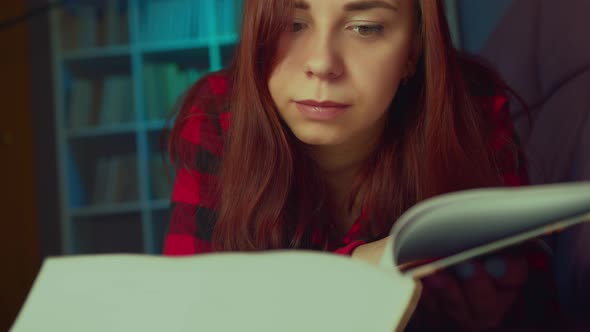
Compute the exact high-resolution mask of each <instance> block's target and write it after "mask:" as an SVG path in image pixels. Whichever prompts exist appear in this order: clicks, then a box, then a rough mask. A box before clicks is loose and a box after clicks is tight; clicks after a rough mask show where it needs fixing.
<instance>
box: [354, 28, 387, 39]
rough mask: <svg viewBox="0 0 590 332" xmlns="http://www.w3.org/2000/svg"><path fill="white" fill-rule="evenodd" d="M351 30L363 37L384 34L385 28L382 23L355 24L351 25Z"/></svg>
mask: <svg viewBox="0 0 590 332" xmlns="http://www.w3.org/2000/svg"><path fill="white" fill-rule="evenodd" d="M351 30H352V31H354V32H356V33H358V34H359V35H360V36H362V37H373V36H376V35H381V34H383V30H384V28H383V26H382V25H355V26H352V27H351Z"/></svg>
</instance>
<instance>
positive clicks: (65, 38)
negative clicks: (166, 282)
mask: <svg viewBox="0 0 590 332" xmlns="http://www.w3.org/2000/svg"><path fill="white" fill-rule="evenodd" d="M66 3H67V6H65V7H62V8H60V9H58V10H54V11H53V12H52V13H51V36H52V38H51V39H52V50H53V59H54V63H53V72H54V91H55V94H56V96H55V109H56V112H55V122H56V131H57V132H56V139H57V153H58V158H57V159H58V170H59V174H58V177H59V183H60V192H59V202H60V210H61V214H60V219H61V220H60V221H61V234H62V251H63V253H64V254H91V253H105V252H143V253H150V254H157V253H160V252H161V249H162V242H163V236H164V232H165V230H166V227H167V223H168V218H169V207H170V204H169V197H170V192H171V187H172V180H171V179H168V178H167V177H166V173H165V172H164V165H163V162H162V158H161V151H160V145H159V139H160V134H161V130H162V129H163V128H164V125H165V123H166V122H165V120H166V119H167V117H168V112H169V111H170V109H171V108H172V106H173V104H174V102H175V101H176V100H177V99H178V98H179V97H180V96H181V94H182V92H184V91H185V89H186V88H187V87H188V86H189V85H190V84H192V83H194V82H195V81H196V80H197V79H198V78H200V77H201V76H202V75H204V74H205V73H207V72H210V71H215V70H219V69H221V68H222V66H224V65H225V62H226V61H227V60H228V59H229V57H230V56H231V54H232V52H233V49H234V46H235V44H236V42H237V39H238V34H237V30H238V26H239V24H238V22H239V14H240V12H241V0H216V1H209V0H100V1H99V0H77V1H68V2H66Z"/></svg>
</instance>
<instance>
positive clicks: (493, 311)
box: [459, 261, 504, 328]
mask: <svg viewBox="0 0 590 332" xmlns="http://www.w3.org/2000/svg"><path fill="white" fill-rule="evenodd" d="M463 265H466V266H469V267H470V268H471V269H472V270H473V272H472V275H471V276H470V277H468V278H465V276H464V275H463V278H461V287H462V288H463V294H465V299H466V302H467V303H468V308H469V309H470V313H471V316H470V317H471V318H472V319H473V321H474V323H475V322H477V325H478V326H481V327H485V328H493V327H496V326H495V325H497V324H498V323H499V321H500V319H501V317H502V316H503V314H504V308H499V307H498V292H497V289H496V285H495V283H494V280H492V278H491V277H490V276H489V275H488V273H487V271H486V270H485V269H484V266H483V265H482V264H481V263H480V262H478V261H471V262H467V263H463V264H461V265H460V266H459V267H461V266H463Z"/></svg>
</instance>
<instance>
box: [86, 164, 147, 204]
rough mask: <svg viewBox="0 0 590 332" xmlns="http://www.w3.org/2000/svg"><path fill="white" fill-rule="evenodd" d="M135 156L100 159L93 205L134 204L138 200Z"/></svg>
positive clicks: (96, 168) (97, 167)
mask: <svg viewBox="0 0 590 332" xmlns="http://www.w3.org/2000/svg"><path fill="white" fill-rule="evenodd" d="M137 189H138V182H137V157H136V155H135V154H129V155H121V156H111V157H102V158H99V159H98V161H97V162H96V165H95V173H94V187H93V195H92V202H91V203H92V205H109V204H116V203H125V202H134V201H136V200H137V199H138V190H137Z"/></svg>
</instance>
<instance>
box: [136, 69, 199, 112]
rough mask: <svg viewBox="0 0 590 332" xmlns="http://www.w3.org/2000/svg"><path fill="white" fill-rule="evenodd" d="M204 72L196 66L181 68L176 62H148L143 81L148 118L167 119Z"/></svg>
mask: <svg viewBox="0 0 590 332" xmlns="http://www.w3.org/2000/svg"><path fill="white" fill-rule="evenodd" d="M203 73H204V72H203V71H198V70H197V69H194V68H182V69H181V68H180V67H179V66H178V65H177V64H175V63H148V64H146V65H145V66H144V71H143V74H144V80H143V81H144V91H145V107H146V116H147V119H148V120H163V119H167V117H168V115H169V113H170V112H171V111H172V110H173V108H174V106H175V105H176V102H177V101H178V100H179V98H181V97H182V95H183V93H184V92H185V91H186V90H187V89H188V88H189V87H190V86H191V85H192V84H193V83H195V82H196V81H197V80H198V79H199V78H200V77H201V76H202V75H203Z"/></svg>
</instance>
